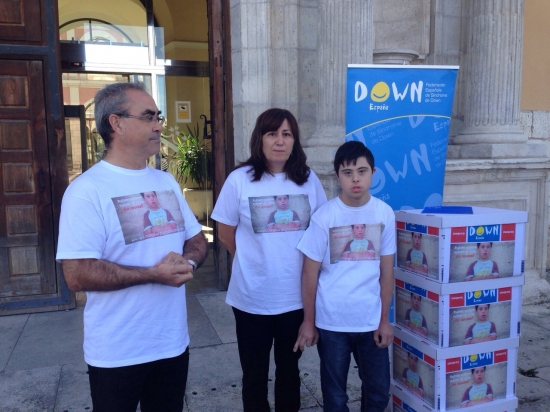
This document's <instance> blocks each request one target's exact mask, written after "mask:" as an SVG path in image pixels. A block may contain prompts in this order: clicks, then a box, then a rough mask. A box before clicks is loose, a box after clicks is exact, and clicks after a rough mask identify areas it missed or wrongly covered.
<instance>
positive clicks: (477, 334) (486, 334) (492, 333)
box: [464, 304, 497, 345]
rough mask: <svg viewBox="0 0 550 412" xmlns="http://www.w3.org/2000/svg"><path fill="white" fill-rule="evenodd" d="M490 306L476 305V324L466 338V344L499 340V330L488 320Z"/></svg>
mask: <svg viewBox="0 0 550 412" xmlns="http://www.w3.org/2000/svg"><path fill="white" fill-rule="evenodd" d="M490 307H491V305H490V304H485V305H476V306H475V310H476V317H477V321H476V323H474V324H472V325H470V327H469V328H468V331H467V332H466V336H465V337H464V344H465V345H469V344H470V343H479V342H488V341H491V340H495V339H496V338H497V328H496V326H495V324H494V323H493V322H491V321H490V320H488V319H487V318H488V317H489V308H490Z"/></svg>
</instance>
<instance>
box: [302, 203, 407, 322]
mask: <svg viewBox="0 0 550 412" xmlns="http://www.w3.org/2000/svg"><path fill="white" fill-rule="evenodd" d="M356 224H361V225H365V230H364V233H365V238H366V239H368V240H370V241H371V242H372V244H373V245H374V256H373V253H372V251H371V252H355V253H353V252H352V253H346V254H344V253H343V251H344V249H345V248H346V245H347V244H348V243H349V242H350V241H351V240H352V239H353V229H352V225H356ZM298 249H299V250H301V251H302V252H303V253H304V254H305V255H306V256H308V257H309V258H310V259H312V260H314V261H316V262H321V274H320V276H319V283H318V285H317V297H316V301H315V309H316V313H315V325H316V326H317V327H318V328H321V329H326V330H331V331H335V332H370V331H373V330H376V329H378V326H379V324H380V315H381V311H382V301H381V298H380V283H379V280H380V256H386V255H392V254H394V253H395V250H396V244H395V215H394V212H393V210H392V209H391V208H390V206H388V205H387V204H386V203H384V202H383V201H381V200H379V199H377V198H375V197H371V198H370V200H369V201H368V202H367V203H366V204H365V205H363V206H361V207H351V206H347V205H345V204H344V203H343V202H342V201H341V200H340V198H339V197H336V198H334V199H332V200H330V201H329V202H328V203H326V204H325V205H324V206H322V207H321V208H320V209H319V210H318V211H317V213H315V215H313V218H312V219H311V224H310V225H309V228H308V229H307V230H306V233H305V234H304V236H303V237H302V239H301V240H300V243H299V244H298Z"/></svg>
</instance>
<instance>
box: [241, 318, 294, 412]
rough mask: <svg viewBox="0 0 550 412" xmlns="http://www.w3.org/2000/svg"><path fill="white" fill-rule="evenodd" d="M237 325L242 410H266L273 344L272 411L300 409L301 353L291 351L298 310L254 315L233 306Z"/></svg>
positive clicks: (267, 407)
mask: <svg viewBox="0 0 550 412" xmlns="http://www.w3.org/2000/svg"><path fill="white" fill-rule="evenodd" d="M233 313H234V315H235V323H236V328H237V344H238V348H239V358H240V361H241V367H242V370H243V389H242V397H243V409H244V412H264V411H265V412H269V403H268V400H267V380H268V374H269V355H270V352H271V347H272V346H274V358H275V411H276V412H297V411H298V410H299V409H300V385H301V382H300V370H299V369H298V360H299V359H300V356H302V352H301V351H300V349H298V350H297V351H296V352H293V350H292V349H293V347H294V344H295V343H296V339H297V338H298V329H299V328H300V325H301V324H302V321H303V320H304V311H303V310H302V309H299V310H294V311H291V312H286V313H281V314H279V315H254V314H251V313H247V312H243V311H241V310H239V309H236V308H233Z"/></svg>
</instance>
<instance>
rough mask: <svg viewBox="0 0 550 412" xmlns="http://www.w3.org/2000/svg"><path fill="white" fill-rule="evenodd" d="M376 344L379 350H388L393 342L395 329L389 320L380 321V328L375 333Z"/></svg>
mask: <svg viewBox="0 0 550 412" xmlns="http://www.w3.org/2000/svg"><path fill="white" fill-rule="evenodd" d="M373 338H374V343H376V346H378V347H379V348H387V347H388V346H390V343H392V340H393V329H392V327H391V325H390V322H389V321H388V320H387V319H382V320H380V326H378V329H376V330H375V331H374V333H373Z"/></svg>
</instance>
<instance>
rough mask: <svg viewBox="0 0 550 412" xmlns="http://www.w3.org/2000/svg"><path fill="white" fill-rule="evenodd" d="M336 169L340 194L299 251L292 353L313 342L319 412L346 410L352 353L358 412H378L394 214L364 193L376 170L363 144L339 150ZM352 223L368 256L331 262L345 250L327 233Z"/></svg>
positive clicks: (384, 399)
mask: <svg viewBox="0 0 550 412" xmlns="http://www.w3.org/2000/svg"><path fill="white" fill-rule="evenodd" d="M334 170H335V172H336V175H337V177H338V180H339V181H340V185H341V187H342V193H341V194H340V196H338V197H336V198H334V199H332V200H331V201H329V202H328V203H326V204H325V205H323V206H322V207H321V208H319V209H318V211H317V212H316V213H315V214H314V215H313V217H312V219H311V224H310V226H309V228H308V229H307V230H306V232H305V234H304V236H303V237H302V239H301V240H300V243H299V244H298V249H299V250H301V251H302V252H303V253H304V255H305V261H304V268H303V271H302V300H303V305H304V321H303V323H302V325H301V327H300V331H299V334H298V339H297V341H296V344H295V346H294V350H297V349H298V348H300V349H301V350H303V349H304V346H312V345H314V344H315V343H316V342H317V340H318V342H317V350H318V352H319V357H320V360H321V389H322V391H323V400H324V411H330V412H338V411H348V410H349V409H348V407H347V405H346V402H347V401H348V396H347V394H346V385H347V376H348V371H349V365H350V360H351V354H352V353H353V356H354V358H355V361H356V363H357V366H358V369H359V376H360V378H361V381H362V386H361V411H366V410H367V408H368V410H369V411H380V412H381V411H383V410H384V409H385V407H386V405H387V404H388V400H389V383H390V375H389V358H388V345H389V344H390V343H391V342H392V339H393V331H392V327H391V325H390V323H389V319H388V313H389V307H390V302H391V298H392V291H393V281H394V280H393V256H394V254H395V249H396V243H395V215H394V212H393V210H392V209H391V208H390V207H389V206H388V205H387V204H386V203H384V202H382V201H381V200H379V199H377V198H374V197H371V195H370V193H369V188H370V186H371V182H372V175H373V173H374V171H375V170H376V169H375V167H374V157H373V155H372V153H371V151H370V150H369V149H367V148H366V147H365V145H364V144H363V143H361V142H356V141H352V142H347V143H344V144H343V145H342V146H340V148H339V149H338V150H337V152H336V155H335V158H334ZM357 224H359V225H365V230H366V231H367V232H368V237H369V239H371V241H372V243H373V245H374V249H375V251H374V253H373V255H372V256H368V257H367V256H365V257H362V258H361V259H359V260H349V261H348V260H340V259H337V258H336V259H332V262H333V263H332V264H331V254H333V255H339V254H340V253H341V250H342V249H341V246H339V245H336V244H337V243H339V242H342V239H341V236H337V235H333V236H331V233H332V232H337V231H338V230H341V228H345V230H347V228H348V227H349V226H350V225H357ZM337 233H341V232H337ZM344 241H345V239H344ZM338 246H339V247H338ZM338 257H339V256H338ZM319 271H320V274H319ZM316 327H317V330H316Z"/></svg>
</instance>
